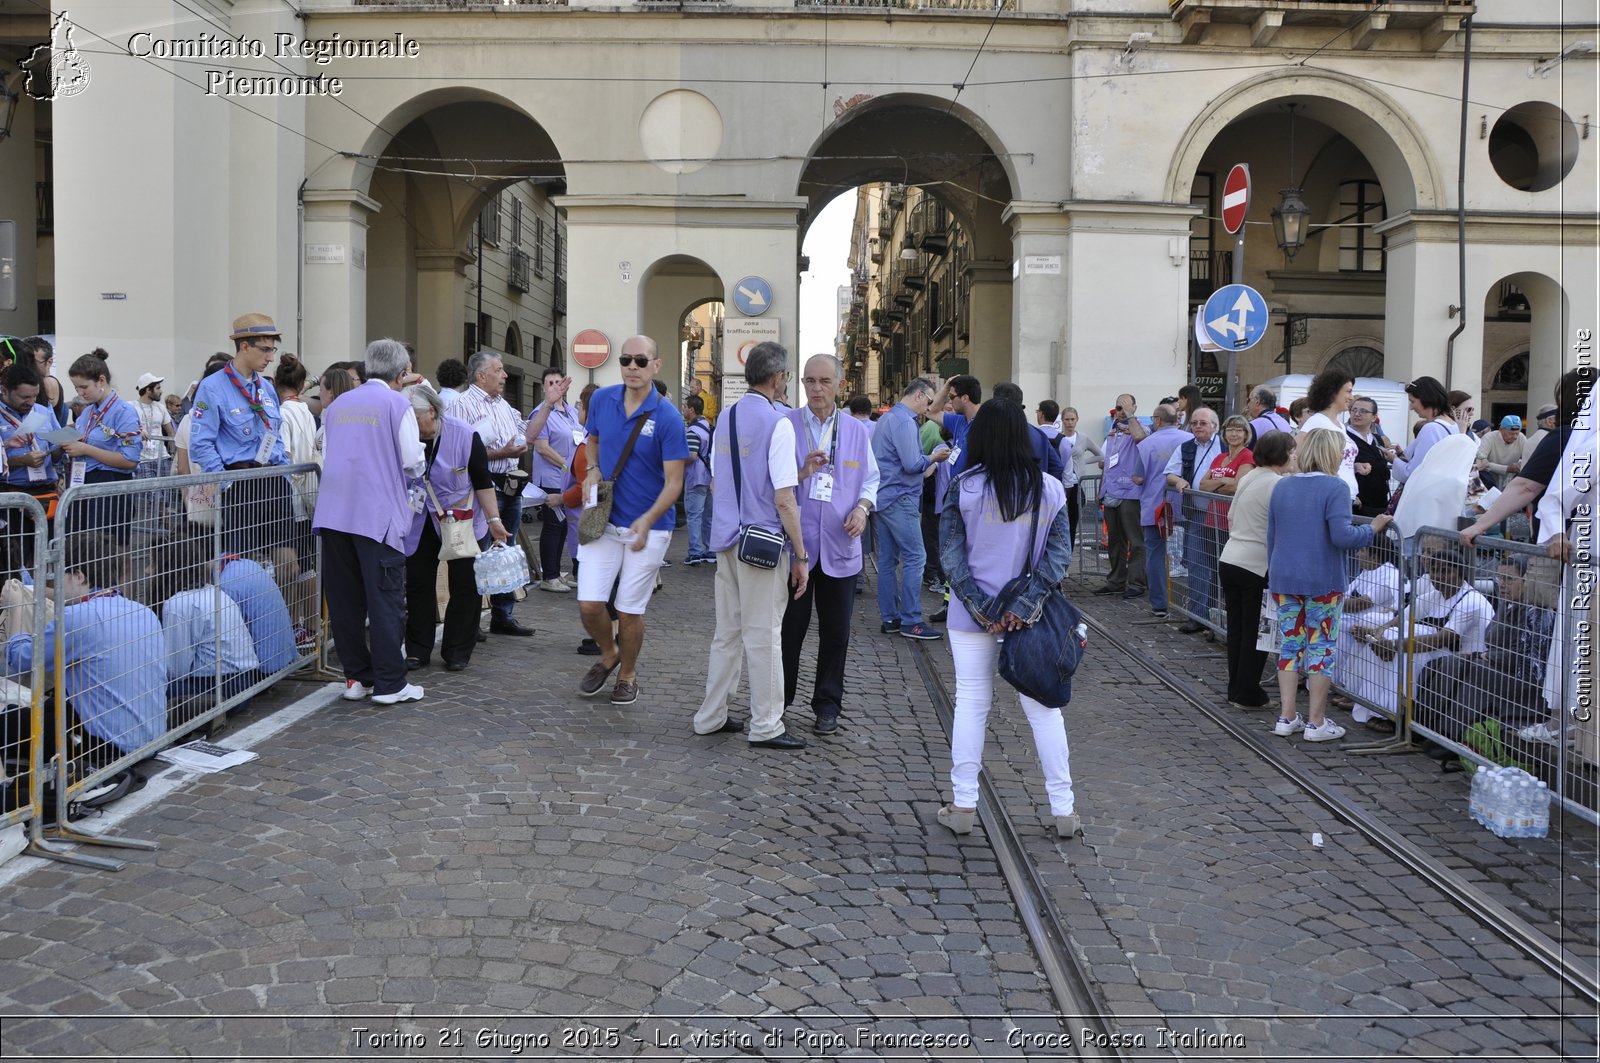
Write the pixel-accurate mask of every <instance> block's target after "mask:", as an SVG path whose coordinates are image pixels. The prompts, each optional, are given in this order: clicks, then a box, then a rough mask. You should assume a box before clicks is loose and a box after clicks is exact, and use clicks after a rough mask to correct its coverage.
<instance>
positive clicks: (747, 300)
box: [733, 277, 772, 317]
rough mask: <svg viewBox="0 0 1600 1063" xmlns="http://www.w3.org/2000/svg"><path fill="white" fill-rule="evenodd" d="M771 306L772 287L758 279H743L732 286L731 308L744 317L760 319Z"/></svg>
mask: <svg viewBox="0 0 1600 1063" xmlns="http://www.w3.org/2000/svg"><path fill="white" fill-rule="evenodd" d="M770 306H772V285H770V284H768V283H767V282H766V281H765V280H763V279H761V278H760V277H743V278H741V279H740V281H739V283H738V284H735V285H734V286H733V308H734V309H735V310H737V311H739V313H741V314H743V315H744V316H745V317H760V316H761V315H762V314H764V313H766V312H767V308H768V307H770Z"/></svg>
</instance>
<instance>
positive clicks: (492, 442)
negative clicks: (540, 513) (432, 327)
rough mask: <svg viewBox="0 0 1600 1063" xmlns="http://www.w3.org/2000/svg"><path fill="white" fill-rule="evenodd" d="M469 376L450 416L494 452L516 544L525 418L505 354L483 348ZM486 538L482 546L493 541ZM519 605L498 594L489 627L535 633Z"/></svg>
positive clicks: (495, 474)
mask: <svg viewBox="0 0 1600 1063" xmlns="http://www.w3.org/2000/svg"><path fill="white" fill-rule="evenodd" d="M467 379H468V380H470V381H472V383H471V385H470V386H469V387H468V388H467V390H466V392H465V393H464V394H463V395H462V396H461V398H460V399H458V400H457V401H456V403H455V404H454V405H453V406H451V407H450V416H452V417H456V418H459V419H460V420H463V421H465V422H467V423H468V424H470V425H471V426H472V427H473V429H474V430H475V431H476V432H477V433H478V437H479V438H480V439H482V440H483V446H484V449H485V450H486V451H488V453H489V478H490V479H492V480H493V481H494V492H495V501H496V502H497V503H499V506H500V520H501V522H502V526H503V527H504V528H505V531H506V534H507V535H508V536H510V537H511V541H512V542H516V541H517V529H518V528H520V527H521V526H522V487H521V485H520V484H517V485H510V484H508V482H507V475H508V474H509V473H511V472H512V471H513V470H515V469H517V468H518V467H519V465H520V462H521V459H522V455H524V454H526V453H527V452H528V438H527V431H526V428H525V422H524V421H523V419H522V415H521V414H519V413H518V412H517V411H516V410H515V409H514V408H512V405H511V404H510V403H509V402H507V401H506V400H505V390H506V369H505V365H504V364H503V363H502V361H501V358H500V355H499V354H497V353H495V352H494V351H479V352H478V353H477V354H474V355H473V356H472V357H471V358H470V359H469V360H468V361H467ZM487 538H488V537H487V536H486V537H485V542H484V543H483V545H484V546H485V547H487V546H488V545H489V543H488V541H487ZM516 604H517V596H516V595H515V594H495V595H491V596H490V598H489V605H490V612H489V630H490V631H491V632H493V633H494V634H497V635H519V636H522V637H527V636H529V635H532V634H533V628H531V627H528V626H527V625H525V624H520V623H518V622H517V620H516V618H515V617H514V616H512V614H511V610H512V609H513V608H514V607H515V606H516Z"/></svg>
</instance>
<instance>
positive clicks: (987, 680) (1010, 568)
mask: <svg viewBox="0 0 1600 1063" xmlns="http://www.w3.org/2000/svg"><path fill="white" fill-rule="evenodd" d="M966 452H967V471H966V472H964V473H962V474H961V475H960V476H958V477H956V478H955V480H953V481H952V482H951V484H950V490H949V491H948V492H947V493H946V494H945V496H944V505H943V510H942V512H941V514H940V517H939V559H940V561H941V563H942V564H943V565H944V570H945V574H946V576H947V577H948V579H949V581H950V592H951V594H952V596H953V597H954V598H955V601H954V602H952V603H951V608H950V654H951V657H952V658H954V660H955V669H956V707H955V723H954V726H953V727H952V728H951V735H950V760H951V766H950V790H951V802H950V804H948V805H945V806H944V807H942V808H940V809H939V822H940V823H943V824H944V825H945V826H946V827H949V828H950V829H951V830H952V831H954V832H955V833H957V834H967V833H970V832H971V830H972V826H973V822H974V820H975V819H976V816H977V808H978V772H979V770H980V769H981V767H982V765H983V740H984V734H985V730H986V727H985V724H986V721H987V720H988V716H989V705H990V703H991V701H992V700H993V697H994V680H995V670H996V664H997V662H998V660H999V656H1000V642H1001V640H1002V639H1003V638H1004V636H1005V633H1006V632H1008V631H1018V630H1021V629H1022V628H1024V627H1026V626H1027V625H1028V624H1030V623H1032V622H1033V621H1034V620H1035V619H1037V618H1038V616H1039V614H1040V612H1041V610H1042V609H1043V603H1044V596H1045V594H1046V593H1047V592H1048V591H1049V590H1050V589H1051V588H1053V587H1055V586H1056V585H1057V584H1058V583H1060V582H1061V577H1062V576H1063V575H1065V574H1066V571H1067V565H1068V564H1069V563H1070V562H1071V560H1072V531H1071V524H1070V522H1069V520H1068V518H1067V510H1066V490H1065V488H1063V487H1062V486H1061V481H1059V480H1057V479H1056V478H1055V477H1051V476H1045V475H1044V474H1043V472H1042V471H1041V470H1040V468H1039V461H1038V458H1037V457H1036V456H1035V452H1034V448H1033V440H1032V438H1031V437H1030V435H1029V431H1028V419H1027V415H1026V414H1025V413H1024V412H1023V409H1022V407H1021V406H1020V405H1018V404H1017V403H1014V402H1009V401H1006V400H1002V399H991V400H989V401H988V402H986V403H984V404H983V405H982V406H981V407H980V408H979V409H978V415H977V416H976V417H975V418H973V421H972V427H971V428H970V429H968V431H967V440H966ZM1036 512H1037V514H1038V527H1037V530H1036V531H1035V530H1034V525H1033V518H1034V514H1035V513H1036ZM1030 532H1032V534H1030ZM1030 558H1031V559H1032V560H1033V574H1032V576H1031V577H1030V578H1029V580H1028V584H1027V585H1026V586H1025V587H1023V588H1022V589H1021V591H1020V592H1019V593H1017V594H1016V595H1015V596H1014V597H1012V598H1011V600H1010V601H1004V600H1002V598H1001V592H1002V591H1003V590H1005V588H1006V586H1007V584H1009V583H1010V582H1011V581H1012V580H1013V579H1015V578H1016V577H1017V576H1019V575H1021V574H1022V571H1023V569H1024V567H1025V566H1026V564H1027V562H1028V560H1029V559H1030ZM1018 697H1019V699H1020V700H1021V702H1022V708H1023V711H1024V712H1026V713H1027V714H1028V722H1029V724H1030V725H1032V727H1033V741H1034V746H1035V748H1036V749H1037V750H1038V753H1039V764H1040V766H1041V767H1042V768H1043V769H1044V778H1045V789H1046V790H1047V791H1048V792H1049V795H1050V812H1051V814H1052V815H1053V816H1055V821H1056V833H1057V834H1058V835H1059V836H1061V837H1063V838H1070V837H1071V836H1073V835H1074V834H1077V833H1078V831H1079V821H1078V814H1077V812H1076V803H1075V800H1074V797H1073V793H1072V774H1071V772H1070V770H1069V769H1068V766H1067V730H1066V725H1065V724H1064V723H1063V722H1062V720H1061V710H1060V709H1050V708H1046V707H1045V706H1043V705H1041V704H1039V703H1038V702H1037V701H1034V700H1033V699H1032V698H1030V697H1027V696H1026V695H1020V694H1019V695H1018Z"/></svg>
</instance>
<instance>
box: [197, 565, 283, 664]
mask: <svg viewBox="0 0 1600 1063" xmlns="http://www.w3.org/2000/svg"><path fill="white" fill-rule="evenodd" d="M217 564H218V567H219V569H220V572H219V574H218V576H217V585H218V586H219V587H221V588H222V593H224V594H226V595H227V596H228V597H229V598H232V599H233V600H234V602H235V604H237V605H238V606H239V612H240V613H241V614H242V615H243V616H244V623H245V627H247V628H249V629H250V639H251V641H252V642H254V643H255V648H256V660H257V661H258V662H259V664H260V666H261V670H262V671H263V672H264V673H266V674H267V675H271V674H272V673H274V672H278V671H281V670H282V669H284V668H287V667H289V665H291V664H293V663H294V661H295V659H296V657H298V656H299V655H298V653H297V652H296V650H295V645H294V625H293V624H292V623H291V622H290V620H289V607H288V606H286V605H285V604H284V603H283V595H282V594H281V593H280V592H279V591H278V584H277V582H276V581H275V580H274V579H273V578H272V573H270V572H268V571H267V570H266V569H265V568H263V567H262V566H261V565H260V564H259V563H257V562H255V561H252V560H250V559H249V558H247V557H240V556H238V555H237V554H223V555H222V560H221V561H219V562H218V563H217Z"/></svg>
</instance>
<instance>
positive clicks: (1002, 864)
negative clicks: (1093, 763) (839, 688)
mask: <svg viewBox="0 0 1600 1063" xmlns="http://www.w3.org/2000/svg"><path fill="white" fill-rule="evenodd" d="M920 649H921V652H919V653H917V654H916V661H917V671H918V672H919V673H920V674H921V676H922V682H923V685H924V686H925V687H926V688H927V691H928V696H929V698H930V700H931V701H932V703H933V707H934V712H935V714H936V715H937V716H938V717H939V723H940V726H942V727H943V728H944V731H945V736H946V737H947V738H948V737H949V735H950V731H951V725H952V723H953V721H954V716H955V708H954V703H953V702H952V700H951V698H950V694H949V692H948V691H947V690H946V689H945V686H944V681H943V680H942V679H941V678H940V677H939V673H938V672H937V671H936V670H935V669H934V667H933V663H932V662H931V661H930V660H929V657H928V651H927V649H926V647H921V648H920ZM978 791H979V799H978V820H979V822H981V823H982V824H983V830H984V834H985V836H986V837H987V838H988V839H989V843H990V845H991V846H993V848H994V855H995V863H996V865H997V866H998V867H999V869H1000V874H1001V876H1002V877H1003V878H1004V879H1005V882H1006V887H1007V889H1008V890H1009V891H1010V893H1011V896H1012V899H1013V900H1014V901H1015V903H1016V906H1017V912H1018V914H1019V916H1020V917H1021V921H1022V925H1023V927H1024V929H1025V930H1026V931H1027V934H1028V939H1029V940H1030V941H1031V942H1032V943H1033V949H1034V953H1035V955H1036V956H1037V957H1038V960H1039V966H1040V967H1041V968H1042V970H1043V971H1044V975H1045V981H1046V983H1047V984H1048V985H1049V987H1050V995H1051V997H1052V999H1054V1001H1055V1004H1056V1013H1057V1017H1058V1018H1059V1019H1060V1020H1061V1021H1062V1023H1063V1024H1065V1023H1068V1022H1072V1023H1074V1024H1075V1025H1074V1026H1073V1029H1088V1030H1092V1031H1094V1034H1095V1036H1093V1037H1088V1038H1082V1039H1081V1041H1080V1042H1078V1043H1077V1044H1076V1045H1075V1047H1076V1048H1077V1050H1078V1052H1079V1055H1078V1058H1079V1059H1086V1060H1126V1059H1131V1058H1132V1057H1131V1056H1129V1055H1128V1054H1127V1053H1126V1052H1125V1051H1124V1050H1123V1048H1122V1047H1120V1046H1121V1044H1122V1043H1123V1042H1124V1038H1122V1037H1121V1036H1119V1034H1118V1030H1117V1028H1116V1026H1115V1024H1113V1023H1112V1022H1111V1021H1110V1020H1109V1019H1108V1018H1107V1017H1106V1002H1105V1000H1104V999H1103V998H1102V997H1101V995H1100V993H1099V992H1098V991H1097V989H1096V985H1097V983H1096V981H1095V979H1094V975H1093V974H1092V973H1091V972H1090V970H1089V967H1088V964H1087V963H1086V962H1084V960H1083V959H1082V958H1081V957H1080V956H1079V955H1078V954H1077V953H1076V952H1075V951H1074V950H1073V948H1072V943H1071V934H1070V932H1069V930H1068V928H1067V926H1066V923H1065V921H1064V920H1063V919H1062V918H1061V913H1060V912H1059V911H1058V910H1057V908H1056V906H1055V903H1054V902H1053V901H1051V899H1050V892H1049V890H1048V889H1047V888H1046V887H1045V883H1044V880H1043V879H1042V878H1041V877H1040V875H1039V868H1038V866H1037V865H1036V864H1035V863H1034V861H1033V859H1032V858H1031V857H1029V855H1028V852H1027V849H1026V848H1025V847H1024V845H1023V842H1022V836H1021V835H1020V834H1019V833H1018V831H1017V826H1016V824H1015V823H1014V822H1013V821H1012V819H1011V817H1010V816H1009V815H1007V814H1006V811H1005V807H1004V805H1003V803H1002V802H1001V800H1000V797H999V795H998V794H996V793H995V790H994V787H993V785H992V784H991V782H990V781H989V776H988V773H987V772H980V773H979V775H978Z"/></svg>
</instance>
